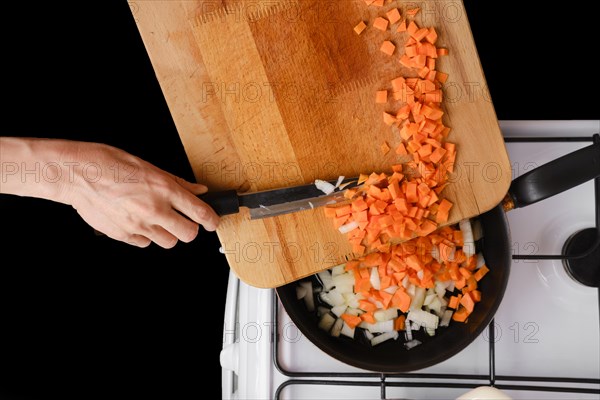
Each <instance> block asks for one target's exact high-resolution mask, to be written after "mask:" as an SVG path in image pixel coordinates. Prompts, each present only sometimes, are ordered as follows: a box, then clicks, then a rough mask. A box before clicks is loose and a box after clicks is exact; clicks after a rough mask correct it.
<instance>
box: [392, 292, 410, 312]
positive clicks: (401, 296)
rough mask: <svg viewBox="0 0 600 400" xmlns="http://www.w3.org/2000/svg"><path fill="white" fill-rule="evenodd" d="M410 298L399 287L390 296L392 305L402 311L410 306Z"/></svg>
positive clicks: (405, 310)
mask: <svg viewBox="0 0 600 400" xmlns="http://www.w3.org/2000/svg"><path fill="white" fill-rule="evenodd" d="M410 302H411V298H410V295H409V294H408V293H406V292H405V291H404V289H403V288H399V289H398V290H396V292H395V293H394V295H393V296H392V301H391V303H392V305H393V306H394V307H396V308H398V309H399V310H400V311H402V312H407V311H408V309H409V307H410Z"/></svg>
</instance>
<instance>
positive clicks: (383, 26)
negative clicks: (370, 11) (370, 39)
mask: <svg viewBox="0 0 600 400" xmlns="http://www.w3.org/2000/svg"><path fill="white" fill-rule="evenodd" d="M388 24H389V21H388V20H387V19H385V18H382V17H377V18H375V21H373V27H374V28H376V29H379V30H380V31H385V30H387V27H388Z"/></svg>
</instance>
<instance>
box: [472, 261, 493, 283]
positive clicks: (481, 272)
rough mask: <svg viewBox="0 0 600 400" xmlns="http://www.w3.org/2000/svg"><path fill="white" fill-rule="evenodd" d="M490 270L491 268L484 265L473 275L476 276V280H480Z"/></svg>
mask: <svg viewBox="0 0 600 400" xmlns="http://www.w3.org/2000/svg"><path fill="white" fill-rule="evenodd" d="M488 272H490V270H489V268H488V267H487V266H485V265H483V266H482V267H481V268H479V269H478V270H477V271H475V273H474V274H473V277H474V278H475V280H477V281H480V280H481V279H482V278H483V277H484V276H485V275H486V274H487V273H488Z"/></svg>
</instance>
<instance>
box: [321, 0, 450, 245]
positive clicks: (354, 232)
mask: <svg viewBox="0 0 600 400" xmlns="http://www.w3.org/2000/svg"><path fill="white" fill-rule="evenodd" d="M365 3H366V5H367V6H374V7H382V6H383V4H379V3H377V2H373V1H369V0H366V1H365ZM418 12H419V9H418V8H413V9H410V10H407V11H406V16H407V18H410V20H409V19H407V18H404V19H403V18H402V15H401V13H400V10H399V9H398V8H392V9H390V10H387V11H385V12H383V10H382V16H378V17H377V18H375V20H374V21H373V22H372V24H371V25H372V26H373V28H375V29H378V30H380V31H383V32H387V31H388V30H391V31H394V29H395V31H396V32H400V34H401V35H402V37H403V39H404V40H405V43H404V46H403V48H404V52H403V53H404V54H402V55H401V56H400V57H399V59H398V61H399V64H401V65H402V66H404V67H405V68H407V69H408V72H406V73H405V75H404V76H403V75H400V76H398V77H397V78H395V79H393V80H392V81H391V82H390V88H382V89H381V90H378V91H377V93H376V95H375V102H376V103H378V104H382V105H384V106H385V107H387V108H388V109H387V110H386V111H384V112H383V121H384V122H385V123H386V124H388V125H390V126H395V127H396V128H397V132H398V135H399V138H398V139H399V140H400V143H399V144H398V146H397V148H396V154H397V155H398V156H400V157H402V158H403V159H405V160H406V159H408V160H407V161H405V162H403V163H400V162H399V163H397V164H395V165H392V166H391V169H392V171H394V172H393V173H392V174H391V175H389V174H385V173H380V174H376V173H372V174H371V175H370V176H366V175H361V178H360V179H359V184H363V183H364V184H363V185H362V186H361V187H359V188H356V189H350V190H347V191H346V197H347V198H348V199H350V200H351V202H350V204H346V205H342V206H338V207H336V206H332V207H327V208H325V213H326V215H327V216H328V217H331V218H332V219H333V222H334V226H335V227H336V228H337V229H339V230H340V232H342V233H345V234H347V235H348V240H349V241H350V242H351V243H352V250H353V252H354V254H355V255H357V256H361V255H363V254H365V253H368V252H371V251H381V252H388V251H389V247H390V243H389V242H390V239H410V238H413V237H415V236H426V235H428V234H430V233H432V232H434V231H435V230H436V229H437V228H438V226H439V224H443V223H445V222H447V221H448V219H449V214H450V209H451V207H452V203H451V202H450V201H448V200H447V199H444V198H442V196H441V194H442V191H443V190H444V188H445V186H446V184H447V181H448V174H449V173H451V172H452V171H453V167H454V162H455V159H456V146H455V145H454V144H453V143H450V142H447V141H446V138H447V137H448V134H449V133H450V128H448V127H447V126H445V125H444V123H443V121H442V119H443V116H444V111H443V110H442V106H441V103H442V98H443V94H442V89H441V87H442V84H443V83H444V82H446V79H447V78H448V75H447V74H445V73H443V72H440V71H437V70H436V60H437V59H438V57H439V56H441V55H442V54H447V51H446V50H445V49H442V48H437V47H436V43H437V40H438V34H437V32H436V30H435V28H433V27H431V28H424V27H423V28H421V27H419V26H418V25H417V23H416V22H415V21H414V19H413V18H414V17H415V15H417V13H418ZM395 25H397V26H395ZM366 26H367V25H366V24H365V23H364V21H361V22H360V23H359V24H358V25H357V27H356V28H357V29H355V31H356V33H357V34H360V33H361V32H362V31H363V30H364V29H366ZM393 26H395V27H393ZM404 32H405V33H404ZM395 50H396V45H395V44H394V43H393V42H392V41H391V40H382V44H381V51H382V52H384V53H386V54H388V55H390V56H392V55H393V54H394V52H395ZM388 91H390V92H391V96H390V95H389V94H390V93H388ZM390 97H391V99H390ZM390 107H398V108H397V109H394V110H393V111H392V110H391V109H390ZM380 148H381V151H382V152H383V153H384V154H386V153H388V152H389V150H390V146H389V144H388V143H387V142H384V143H383V144H381V146H380Z"/></svg>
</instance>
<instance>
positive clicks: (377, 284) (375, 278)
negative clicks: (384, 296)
mask: <svg viewBox="0 0 600 400" xmlns="http://www.w3.org/2000/svg"><path fill="white" fill-rule="evenodd" d="M370 280H371V286H373V289H375V290H379V289H381V280H380V279H379V271H378V270H377V268H371V278H370Z"/></svg>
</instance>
